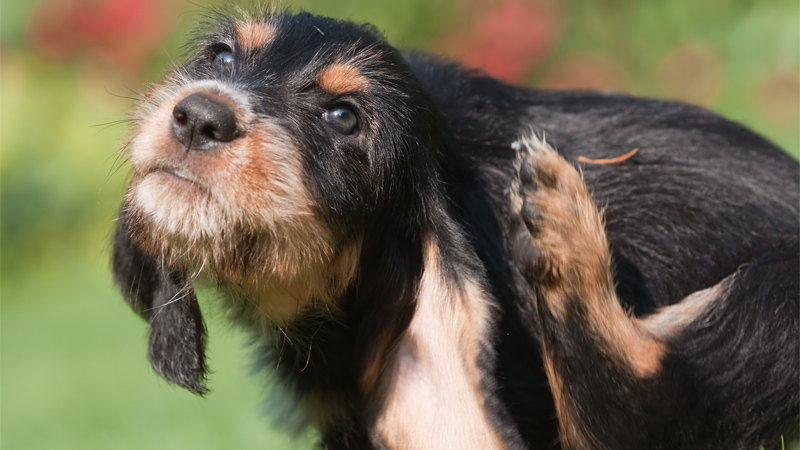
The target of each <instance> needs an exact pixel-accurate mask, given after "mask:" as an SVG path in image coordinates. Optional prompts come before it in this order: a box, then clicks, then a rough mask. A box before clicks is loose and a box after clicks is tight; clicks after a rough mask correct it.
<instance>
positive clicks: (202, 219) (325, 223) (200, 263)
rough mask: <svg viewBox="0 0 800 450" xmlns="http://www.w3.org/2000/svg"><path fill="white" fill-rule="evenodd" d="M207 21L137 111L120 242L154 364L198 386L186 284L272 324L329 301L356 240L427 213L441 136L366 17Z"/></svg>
mask: <svg viewBox="0 0 800 450" xmlns="http://www.w3.org/2000/svg"><path fill="white" fill-rule="evenodd" d="M205 30H206V31H203V32H201V33H200V34H199V36H198V37H197V38H195V40H194V42H193V45H192V48H193V49H192V50H190V57H189V59H188V62H187V63H186V64H185V65H183V66H181V67H179V68H177V69H175V70H174V71H172V73H170V74H169V75H168V76H167V77H166V80H165V81H164V82H163V83H161V84H158V85H156V86H155V87H154V88H153V89H152V90H151V91H150V92H149V94H148V95H147V98H146V99H145V100H144V101H143V102H142V103H141V105H140V106H139V108H138V110H137V112H136V113H135V115H134V119H135V124H136V125H135V129H134V132H133V137H132V139H131V141H130V143H129V145H128V146H127V147H126V151H127V152H128V156H129V160H130V162H131V166H132V172H131V181H130V186H129V188H128V191H127V194H126V197H125V203H124V205H123V207H122V211H121V213H120V221H119V225H118V228H117V231H116V233H115V242H114V273H115V278H116V280H117V283H118V284H119V285H120V287H121V288H122V290H123V294H124V295H125V296H126V298H127V299H128V301H129V302H130V303H131V304H132V306H133V307H134V308H135V309H136V310H137V311H139V312H140V313H141V314H142V315H143V316H144V317H146V318H147V319H148V320H149V321H150V325H151V328H152V333H151V340H150V360H151V362H152V364H153V366H154V367H155V368H156V370H157V371H158V372H159V373H160V374H161V375H162V376H163V377H165V378H166V379H168V380H170V381H173V382H175V383H177V384H179V385H181V386H184V387H187V388H189V389H191V390H194V391H196V392H202V391H203V389H204V387H203V378H204V374H205V365H204V359H203V347H204V341H205V329H204V326H203V322H202V317H201V315H200V310H199V308H198V307H197V301H196V299H195V296H194V292H193V290H192V288H191V282H192V281H193V280H194V279H196V278H198V277H201V278H203V279H206V280H210V281H211V283H213V284H215V285H217V286H219V287H221V288H223V289H226V290H229V291H235V292H237V293H238V294H239V295H241V296H242V297H246V298H247V299H248V302H249V303H250V304H252V305H255V306H254V311H256V312H257V313H258V314H259V315H262V316H263V317H261V320H265V321H267V320H268V321H270V322H276V323H279V324H285V323H289V322H291V320H292V319H293V318H294V317H295V316H297V315H298V314H299V313H301V312H303V311H306V310H308V309H313V308H317V307H320V305H323V306H324V307H325V308H327V309H335V308H336V304H335V300H336V297H337V295H339V294H341V293H342V292H343V291H344V290H345V289H346V288H347V286H348V285H349V284H350V283H351V281H352V279H353V277H354V276H356V265H357V261H358V259H359V255H361V252H362V247H363V246H366V245H368V244H366V243H365V241H364V240H365V236H366V235H367V234H369V233H380V232H381V231H382V230H383V229H385V228H387V227H403V226H408V227H409V228H413V225H414V223H415V222H419V221H422V220H424V219H423V218H424V215H425V210H426V208H429V207H430V204H431V202H433V201H435V199H433V198H432V196H431V192H433V191H434V190H435V189H432V187H431V186H430V183H431V182H432V181H431V180H435V179H436V176H435V171H436V170H437V168H436V166H437V165H438V164H440V163H439V159H440V156H441V155H439V152H438V150H437V148H438V146H439V145H440V142H441V140H442V138H441V136H438V135H437V133H438V131H437V130H438V126H437V120H438V119H437V117H436V113H435V109H434V108H433V106H432V104H431V103H430V102H429V101H428V100H427V97H426V96H425V95H424V93H423V92H422V88H421V87H420V85H419V83H418V82H417V81H416V79H415V78H414V76H413V75H412V73H411V71H410V69H409V68H408V67H407V66H406V64H405V62H404V61H403V58H402V57H401V56H400V54H399V53H398V52H397V51H396V50H395V49H393V48H392V47H390V46H388V45H387V44H386V43H385V42H383V41H382V39H381V38H380V36H378V34H377V33H376V32H375V31H374V30H373V29H372V28H369V27H365V26H359V25H355V24H352V23H348V22H339V21H334V20H332V19H326V18H320V17H316V16H312V15H309V14H299V15H294V14H288V13H270V14H266V15H263V16H262V17H259V18H256V19H246V20H238V19H231V18H228V17H219V18H218V19H217V20H215V21H213V23H210V24H207V26H205Z"/></svg>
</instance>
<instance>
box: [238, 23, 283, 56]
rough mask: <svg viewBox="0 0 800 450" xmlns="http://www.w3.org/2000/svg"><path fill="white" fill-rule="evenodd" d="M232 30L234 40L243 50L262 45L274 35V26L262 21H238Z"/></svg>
mask: <svg viewBox="0 0 800 450" xmlns="http://www.w3.org/2000/svg"><path fill="white" fill-rule="evenodd" d="M234 30H235V31H236V40H237V41H238V42H239V45H241V46H242V47H243V48H244V49H245V50H253V49H256V48H259V47H263V46H265V45H267V44H268V43H269V42H270V41H271V40H272V38H274V37H275V28H273V27H272V26H271V25H270V24H268V23H264V22H239V23H237V24H236V25H235V26H234Z"/></svg>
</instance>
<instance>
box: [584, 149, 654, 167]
mask: <svg viewBox="0 0 800 450" xmlns="http://www.w3.org/2000/svg"><path fill="white" fill-rule="evenodd" d="M638 151H639V149H638V148H635V149H633V150H631V151H630V152H628V153H626V154H624V155H622V156H618V157H616V158H611V159H589V158H587V157H585V156H578V162H582V163H586V164H618V163H621V162H623V161H627V160H628V159H630V158H631V157H633V155H635V154H636V153H637V152H638Z"/></svg>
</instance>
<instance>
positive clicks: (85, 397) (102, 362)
mask: <svg viewBox="0 0 800 450" xmlns="http://www.w3.org/2000/svg"><path fill="white" fill-rule="evenodd" d="M108 273H109V272H108V267H107V266H106V265H105V264H98V263H97V261H89V262H84V261H79V262H78V263H77V264H73V265H71V267H69V268H68V269H67V270H55V269H54V270H49V271H44V272H40V273H37V274H30V275H29V276H25V277H20V278H17V279H15V280H5V281H4V283H3V285H2V292H0V295H2V298H3V307H2V315H1V316H0V352H1V353H2V366H0V376H1V377H2V388H1V389H0V398H2V402H0V416H2V418H3V421H2V430H0V448H2V449H3V450H6V449H8V450H12V449H29V450H33V449H54V448H58V449H62V450H66V449H104V450H109V449H148V448H152V449H155V448H158V449H186V448H192V449H194V450H202V449H220V448H235V449H271V448H272V449H282V448H299V449H302V448H309V447H311V445H310V443H311V442H312V438H313V436H304V437H302V438H301V439H298V440H296V441H292V440H291V438H290V437H289V436H288V435H286V434H285V433H284V432H282V431H276V430H274V429H273V428H272V427H271V425H270V423H269V421H268V419H266V418H265V417H264V416H263V414H262V409H263V404H262V403H263V400H264V398H266V397H267V395H268V393H267V391H266V389H264V385H265V383H264V377H263V375H262V374H259V375H256V376H250V375H249V373H250V371H251V370H250V355H249V354H248V352H247V351H246V350H245V340H244V336H242V335H241V334H239V333H237V332H235V331H234V330H231V329H230V328H229V327H228V326H227V325H224V324H223V323H222V322H221V321H220V320H217V319H214V317H213V316H214V315H213V314H207V315H206V316H207V317H211V320H210V321H209V334H210V345H209V351H208V356H209V363H210V365H211V367H212V369H213V371H214V373H212V375H211V377H210V387H211V388H212V392H211V393H210V394H209V395H208V397H207V398H205V399H203V398H200V397H197V396H194V395H192V394H190V393H188V392H185V391H183V390H180V389H178V388H175V387H172V386H169V385H167V384H166V383H165V382H164V381H162V380H161V379H159V378H158V377H157V376H156V375H155V374H154V373H153V372H152V370H151V369H150V367H149V363H148V362H147V359H146V351H147V346H146V324H145V323H144V321H142V320H141V319H139V318H138V317H137V316H136V315H135V314H133V312H131V311H130V309H129V308H128V307H127V306H126V305H125V303H124V302H123V301H122V299H121V297H120V295H119V294H118V292H117V291H116V289H115V288H114V287H113V286H112V285H111V282H110V280H109V275H108ZM205 303H208V302H205Z"/></svg>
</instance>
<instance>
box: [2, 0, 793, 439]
mask: <svg viewBox="0 0 800 450" xmlns="http://www.w3.org/2000/svg"><path fill="white" fill-rule="evenodd" d="M206 3H207V2H200V4H198V3H197V2H196V1H192V2H189V1H188V0H186V1H183V0H171V1H159V0H52V1H41V2H37V1H28V2H26V1H22V0H4V1H3V2H2V15H0V21H1V22H0V103H1V106H0V114H1V116H0V118H1V121H0V208H1V210H0V240H1V244H0V249H1V250H2V252H1V253H2V255H1V256H2V257H1V258H0V264H1V265H0V269H1V270H2V274H1V276H0V357H1V358H2V359H0V447H2V449H3V450H6V449H8V450H12V449H53V448H58V449H150V448H158V449H184V448H192V449H194V450H202V449H217V448H236V449H256V448H258V449H264V448H308V447H309V446H310V442H311V441H312V440H313V432H312V433H307V434H306V435H303V436H301V437H300V438H299V439H298V440H295V441H292V440H290V437H289V436H288V435H287V434H286V433H284V432H282V431H278V430H277V429H275V428H272V426H271V425H270V419H268V418H267V417H265V416H264V415H263V414H262V412H263V411H264V409H265V406H264V403H263V399H264V398H266V397H267V396H268V393H269V390H270V389H269V388H268V387H267V386H268V382H267V378H268V377H267V375H265V374H257V375H254V376H251V375H249V373H250V372H251V368H250V362H249V361H250V355H249V352H248V350H247V349H246V346H245V340H246V339H245V337H244V336H243V335H241V334H240V333H239V332H238V331H236V330H234V329H231V328H230V327H229V326H227V325H226V324H225V323H224V321H222V320H220V317H219V313H218V312H216V311H215V309H214V303H215V302H214V296H213V294H208V293H206V295H203V296H202V297H203V298H202V299H201V300H202V303H203V307H204V309H205V313H206V317H207V318H208V321H209V332H210V349H209V358H210V365H211V367H212V369H213V370H214V373H212V375H211V378H210V386H211V388H212V389H213V391H212V393H211V394H210V395H209V396H208V398H207V399H200V398H197V397H195V396H193V395H191V394H189V393H187V392H183V391H181V390H178V389H177V388H174V387H171V386H168V385H166V384H165V383H164V382H162V381H161V380H160V379H158V378H157V377H156V376H155V375H154V374H153V373H152V371H151V369H150V368H149V365H148V363H147V360H146V327H145V323H144V322H143V321H141V320H140V319H139V318H138V317H136V316H135V315H134V314H133V313H132V312H131V311H130V310H129V309H128V308H127V306H126V305H125V304H124V303H123V301H122V300H121V298H120V295H119V294H118V293H117V292H116V291H115V289H114V287H113V286H112V283H111V280H110V274H109V272H110V271H109V246H108V240H109V236H110V233H111V230H112V227H113V219H114V216H115V213H116V209H117V208H118V206H119V204H120V199H121V196H122V193H123V190H124V186H125V177H126V172H127V170H128V168H127V167H126V166H124V165H123V166H122V167H121V168H120V164H118V163H119V161H118V158H117V156H116V154H115V152H116V150H117V147H116V146H117V144H118V143H119V142H120V141H122V140H123V139H124V138H125V134H126V125H125V124H117V125H113V124H112V125H109V126H105V124H109V123H113V122H114V121H118V120H120V119H124V118H125V114H126V111H127V110H129V109H130V108H131V107H132V104H133V102H132V101H131V100H130V99H128V98H126V97H135V93H136V92H142V91H143V90H144V89H145V87H146V85H147V83H149V82H155V81H157V80H158V78H159V74H161V73H163V71H164V70H165V68H166V67H167V66H168V65H169V63H170V61H171V60H173V59H177V58H179V57H180V51H179V48H180V45H181V44H182V43H183V42H184V37H185V36H186V33H187V31H188V30H189V29H191V27H192V25H193V24H194V23H196V22H197V20H198V19H199V18H201V17H202V14H203V11H204V6H203V5H205V4H206ZM281 3H282V4H283V5H285V6H291V7H297V8H304V9H309V10H311V11H314V12H317V13H320V14H326V15H331V16H336V17H342V18H350V19H354V20H357V21H368V22H372V23H374V24H375V25H377V26H378V28H379V29H381V30H382V31H384V32H385V34H386V36H387V38H388V39H389V40H390V42H392V43H394V44H395V45H397V46H401V47H413V48H427V49H430V50H432V51H436V52H439V53H445V54H447V55H450V56H452V57H453V58H458V59H459V60H461V61H464V62H465V63H467V64H469V65H473V66H479V67H483V68H484V69H485V70H486V71H487V72H489V73H490V74H493V75H495V76H498V77H501V78H503V79H505V80H508V81H512V82H516V83H522V84H527V85H531V86H540V87H547V88H553V89H567V88H595V89H605V90H614V91H621V92H629V93H633V94H638V95H646V96H657V97H666V98H676V99H682V100H685V101H689V102H693V103H697V104H700V105H704V106H707V107H709V108H712V109H714V110H716V111H718V112H719V113H721V114H722V115H724V116H726V117H729V118H731V119H733V120H736V121H739V122H742V123H744V124H746V125H748V126H749V127H751V128H753V129H754V130H756V131H757V132H759V133H761V134H763V135H765V136H767V137H768V138H770V139H772V140H773V141H775V142H777V143H778V144H779V145H781V146H782V147H783V148H785V149H786V150H787V151H788V152H789V153H790V154H792V155H794V156H795V157H797V156H798V154H799V153H800V142H799V139H800V126H798V121H800V106H799V105H798V102H799V101H800V30H799V28H800V26H799V25H798V17H800V7H799V6H798V2H797V0H771V1H769V2H764V1H756V0H694V1H692V2H671V1H647V2H644V1H635V0H600V1H598V0H564V1H558V0H475V1H470V0H435V1H427V0H396V1H385V2H376V1H374V0H339V1H336V2H331V1H323V0H306V1H302V0H298V1H283V2H281Z"/></svg>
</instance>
